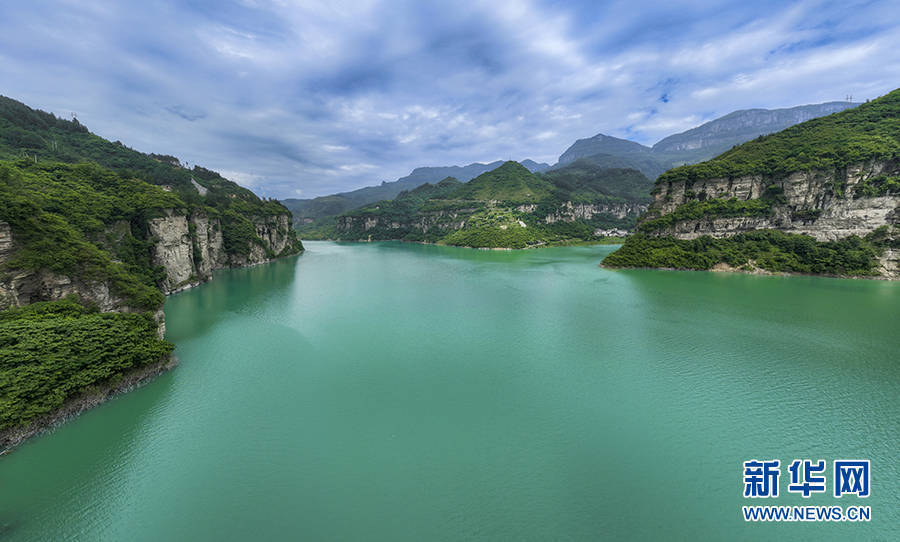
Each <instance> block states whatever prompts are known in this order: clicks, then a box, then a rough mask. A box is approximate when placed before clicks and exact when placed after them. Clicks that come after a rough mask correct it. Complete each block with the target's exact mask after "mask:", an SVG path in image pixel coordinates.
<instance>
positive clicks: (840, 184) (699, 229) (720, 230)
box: [650, 161, 900, 241]
mask: <svg viewBox="0 0 900 542" xmlns="http://www.w3.org/2000/svg"><path fill="white" fill-rule="evenodd" d="M898 173H900V163H897V162H895V161H872V162H867V163H863V164H856V165H854V166H851V167H848V168H847V169H846V171H841V172H835V171H830V172H828V171H809V172H800V173H793V174H791V175H787V176H783V177H772V176H764V175H756V176H747V177H737V178H733V179H732V178H725V179H722V178H720V179H704V180H697V181H694V182H693V183H691V184H690V185H687V184H686V182H685V181H674V182H668V183H661V184H659V185H657V189H658V191H657V193H656V194H655V200H654V202H653V204H652V205H651V206H650V211H651V213H652V215H651V216H665V215H667V214H669V213H671V212H673V211H675V209H677V208H678V207H679V206H681V205H683V204H685V203H688V202H691V201H702V200H705V199H711V198H719V199H729V198H737V199H738V200H749V199H757V198H762V197H763V196H764V194H765V193H766V191H767V190H768V191H772V189H773V187H774V189H775V191H776V192H779V193H781V194H783V198H784V200H783V202H777V203H774V204H773V205H772V210H771V212H770V213H769V214H768V215H766V216H739V217H715V216H707V217H702V218H697V219H691V220H682V221H679V222H676V223H675V224H673V225H671V226H669V227H667V228H664V229H662V230H658V231H655V232H653V235H671V236H674V237H677V238H679V239H694V238H697V237H700V236H701V235H710V236H713V237H730V236H732V235H735V234H737V233H741V232H745V231H750V230H755V229H778V230H781V231H784V232H787V233H798V234H806V235H810V236H812V237H815V238H816V239H817V240H819V241H829V240H835V239H841V238H843V237H847V236H849V235H858V236H861V237H862V236H865V235H867V234H868V233H870V232H871V231H872V230H874V229H876V228H878V227H880V226H884V225H897V224H900V195H898V194H886V195H880V196H874V197H873V196H866V195H865V194H864V193H863V191H862V188H863V186H865V183H866V181H867V180H869V179H872V178H873V177H876V176H879V175H897V174H898Z"/></svg>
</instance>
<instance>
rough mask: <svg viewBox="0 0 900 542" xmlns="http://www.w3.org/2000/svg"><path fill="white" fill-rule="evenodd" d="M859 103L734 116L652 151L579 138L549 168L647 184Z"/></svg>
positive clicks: (608, 139)
mask: <svg viewBox="0 0 900 542" xmlns="http://www.w3.org/2000/svg"><path fill="white" fill-rule="evenodd" d="M857 105H859V104H856V103H851V102H828V103H822V104H814V105H801V106H797V107H791V108H787V109H745V110H741V111H734V112H732V113H729V114H727V115H725V116H724V117H719V118H717V119H715V120H711V121H709V122H706V123H704V124H701V125H700V126H697V127H696V128H692V129H690V130H687V131H685V132H681V133H679V134H673V135H670V136H668V137H665V138H663V139H662V140H660V141H659V142H658V143H656V144H655V145H653V147H646V146H644V145H641V144H639V143H636V142H634V141H629V140H627V139H620V138H617V137H612V136H607V135H604V134H597V135H595V136H594V137H591V138H587V139H579V140H578V141H576V142H575V143H573V144H572V145H571V146H570V147H569V148H568V149H566V151H565V152H564V153H562V155H560V157H559V161H558V162H557V164H556V165H555V166H553V167H554V168H558V167H563V166H565V165H566V164H569V163H571V162H574V161H575V160H579V159H584V160H589V161H591V162H594V163H595V164H596V165H598V166H600V167H604V168H633V169H638V170H640V171H641V172H642V173H644V175H646V176H647V177H649V178H651V179H655V178H657V177H658V176H659V175H661V174H662V173H663V172H665V171H666V170H668V169H670V168H672V167H675V166H679V165H684V164H694V163H697V162H700V161H703V160H708V159H710V158H712V157H714V156H716V155H718V154H721V153H722V152H725V151H727V150H728V149H730V148H731V147H733V146H735V145H738V144H740V143H744V142H746V141H750V140H751V139H754V138H756V137H759V136H761V135H766V134H770V133H773V132H777V131H779V130H783V129H785V128H787V127H789V126H793V125H794V124H798V123H800V122H804V121H807V120H810V119H814V118H817V117H821V116H824V115H830V114H832V113H837V112H840V111H843V110H845V109H850V108H853V107H856V106H857Z"/></svg>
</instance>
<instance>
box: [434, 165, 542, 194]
mask: <svg viewBox="0 0 900 542" xmlns="http://www.w3.org/2000/svg"><path fill="white" fill-rule="evenodd" d="M553 188H554V187H553V184H551V183H550V182H548V181H545V180H544V179H541V178H540V177H538V176H537V175H535V174H534V173H532V172H530V171H528V169H526V168H525V166H523V165H521V164H519V163H518V162H507V163H505V164H503V165H502V166H500V167H498V168H497V169H495V170H492V171H488V172H487V173H483V174H481V175H479V176H478V177H475V178H474V179H472V180H471V181H469V182H468V183H466V184H464V185H462V186H460V187H459V188H458V189H457V190H455V191H454V192H453V193H451V194H449V195H448V196H447V197H448V198H452V199H462V200H478V201H504V202H510V203H532V202H537V201H540V200H542V199H544V198H547V197H549V196H550V195H551V194H552V192H553Z"/></svg>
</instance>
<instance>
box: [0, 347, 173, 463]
mask: <svg viewBox="0 0 900 542" xmlns="http://www.w3.org/2000/svg"><path fill="white" fill-rule="evenodd" d="M177 365H178V357H177V356H176V355H175V354H174V353H173V354H170V355H169V356H167V357H166V358H164V359H161V360H160V361H158V362H156V363H151V364H149V365H145V366H142V367H135V368H132V369H130V370H128V371H126V372H124V373H122V374H120V375H116V376H113V377H111V378H110V379H109V380H108V381H107V382H105V383H102V384H98V385H96V386H93V388H97V389H92V390H90V391H87V392H83V393H80V394H78V395H75V396H73V397H70V398H68V399H66V400H65V402H63V404H62V406H60V407H59V408H58V409H56V410H54V411H53V412H48V413H47V414H44V415H43V416H41V417H39V418H37V419H36V420H33V421H32V422H31V423H29V424H28V425H24V426H19V427H11V428H7V429H3V430H0V457H3V456H4V455H7V454H9V453H11V452H13V451H14V450H15V449H16V447H18V446H19V445H20V444H22V443H23V442H25V441H26V440H28V439H30V438H32V437H35V436H38V435H42V434H44V433H48V432H51V431H53V430H54V429H56V428H57V427H59V426H61V425H62V424H64V423H66V422H67V421H69V420H71V419H73V418H76V417H77V416H79V415H80V414H81V413H83V412H85V411H87V410H90V409H92V408H94V407H96V406H99V405H102V404H103V403H105V402H107V401H110V400H112V399H114V398H116V397H118V396H119V395H123V394H125V393H128V392H130V391H133V390H135V389H137V388H140V387H141V386H144V385H145V384H149V383H150V382H151V381H153V380H155V379H156V377H157V376H159V375H161V374H163V373H165V372H168V371H170V370H172V369H174V368H175V366H177Z"/></svg>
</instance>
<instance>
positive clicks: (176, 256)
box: [0, 209, 301, 330]
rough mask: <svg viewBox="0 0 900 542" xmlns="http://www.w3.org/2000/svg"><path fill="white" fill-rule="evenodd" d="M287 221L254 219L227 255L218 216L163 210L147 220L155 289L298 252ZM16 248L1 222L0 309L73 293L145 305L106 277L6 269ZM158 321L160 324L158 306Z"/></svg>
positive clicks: (111, 303) (119, 305)
mask: <svg viewBox="0 0 900 542" xmlns="http://www.w3.org/2000/svg"><path fill="white" fill-rule="evenodd" d="M290 221H291V218H290V216H289V215H286V214H283V215H270V216H265V217H259V218H257V219H255V220H254V222H253V225H254V228H255V233H256V237H257V238H256V240H255V242H252V243H251V244H250V249H249V251H248V252H247V253H246V254H240V253H231V254H229V253H227V252H226V251H225V247H224V241H223V235H222V225H221V222H220V219H218V218H210V217H209V216H207V215H205V214H201V213H195V214H191V215H188V214H185V213H184V212H181V211H177V210H174V209H169V210H166V211H165V213H164V216H162V217H158V218H153V219H150V220H148V221H147V228H148V233H149V238H150V240H151V243H152V247H151V259H150V261H151V263H152V265H154V266H158V267H159V268H161V269H162V270H163V271H164V276H163V277H162V278H161V281H160V283H159V287H160V289H161V290H162V291H163V293H165V294H170V293H173V292H176V291H179V290H181V289H184V288H187V287H191V286H196V285H197V284H199V283H201V282H204V281H207V280H209V279H210V278H212V272H213V270H215V269H221V268H225V267H241V266H246V265H254V264H258V263H263V262H266V261H269V260H271V259H273V258H275V257H278V256H286V255H290V254H296V253H298V252H300V250H301V247H300V246H299V244H297V242H296V238H295V237H294V236H292V235H291V234H290V232H291V229H290ZM130 227H131V225H130V224H129V223H128V222H127V221H123V222H119V223H116V224H114V225H112V226H111V227H110V228H109V229H108V233H109V232H114V233H118V234H119V235H121V233H122V232H121V231H118V232H117V230H121V229H122V228H130ZM134 233H137V232H134ZM15 251H16V240H15V237H14V235H13V233H12V230H11V228H10V226H9V224H8V223H6V222H2V221H0V268H4V269H5V273H4V275H3V276H2V277H0V309H6V308H10V307H21V306H24V305H28V304H30V303H35V302H38V301H56V300H59V299H62V298H64V297H67V296H69V295H73V294H74V295H77V296H79V297H80V298H82V299H83V300H85V301H89V302H91V303H93V304H95V305H96V306H97V307H98V308H99V309H100V310H101V311H102V312H114V311H117V312H139V311H142V310H144V309H142V308H136V307H132V306H131V305H130V303H129V301H128V300H127V299H126V298H124V297H122V296H118V295H116V294H115V293H113V291H114V289H112V288H111V287H110V286H111V285H110V283H109V282H108V281H102V280H100V281H95V280H90V279H87V278H80V277H73V276H70V275H67V274H60V273H55V272H53V271H50V270H47V269H38V270H35V269H16V268H14V267H13V268H9V266H8V265H7V263H8V262H9V260H10V259H11V258H12V257H13V256H14V255H15ZM158 321H159V323H160V325H161V326H162V315H161V310H160V311H159V315H158ZM162 329H164V328H162V327H161V330H162Z"/></svg>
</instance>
